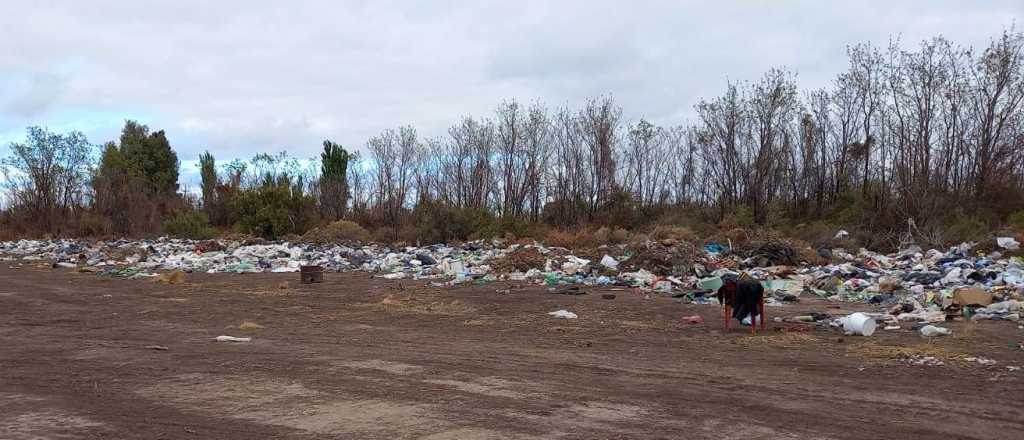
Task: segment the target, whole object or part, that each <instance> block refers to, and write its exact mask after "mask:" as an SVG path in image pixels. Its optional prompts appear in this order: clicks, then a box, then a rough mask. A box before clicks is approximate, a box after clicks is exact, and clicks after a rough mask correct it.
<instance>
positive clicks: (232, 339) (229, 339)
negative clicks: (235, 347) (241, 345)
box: [213, 335, 252, 342]
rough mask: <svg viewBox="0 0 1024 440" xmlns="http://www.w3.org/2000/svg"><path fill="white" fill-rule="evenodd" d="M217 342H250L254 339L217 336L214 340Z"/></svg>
mask: <svg viewBox="0 0 1024 440" xmlns="http://www.w3.org/2000/svg"><path fill="white" fill-rule="evenodd" d="M213 340H215V341H217V342H250V341H252V338H236V337H234V336H223V335H222V336H217V337H216V338H213Z"/></svg>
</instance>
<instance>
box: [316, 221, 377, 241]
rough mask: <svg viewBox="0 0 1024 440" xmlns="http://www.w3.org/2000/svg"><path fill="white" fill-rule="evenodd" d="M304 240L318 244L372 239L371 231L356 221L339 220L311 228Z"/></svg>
mask: <svg viewBox="0 0 1024 440" xmlns="http://www.w3.org/2000/svg"><path fill="white" fill-rule="evenodd" d="M302 241H305V242H307V243H317V244H328V243H344V242H366V241H370V232H369V231H367V230H366V229H364V228H363V227H362V226H359V224H358V223H356V222H351V221H348V220H339V221H336V222H334V223H330V224H327V225H324V226H321V227H318V228H313V229H311V230H310V231H309V232H306V234H305V235H303V236H302Z"/></svg>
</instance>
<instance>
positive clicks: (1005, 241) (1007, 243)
mask: <svg viewBox="0 0 1024 440" xmlns="http://www.w3.org/2000/svg"><path fill="white" fill-rule="evenodd" d="M996 244H998V245H999V247H1001V248H1003V249H1006V250H1008V251H1015V250H1017V249H1020V243H1019V242H1018V241H1017V240H1016V239H1014V238H1013V237H996Z"/></svg>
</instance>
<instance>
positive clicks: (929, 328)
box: [921, 325, 952, 337]
mask: <svg viewBox="0 0 1024 440" xmlns="http://www.w3.org/2000/svg"><path fill="white" fill-rule="evenodd" d="M950 333H952V332H951V331H949V329H948V328H945V327H936V326H934V325H926V326H924V327H921V336H928V337H933V336H945V335H948V334H950Z"/></svg>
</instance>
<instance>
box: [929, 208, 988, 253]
mask: <svg viewBox="0 0 1024 440" xmlns="http://www.w3.org/2000/svg"><path fill="white" fill-rule="evenodd" d="M944 226H945V231H943V232H944V233H943V239H944V241H946V242H947V243H959V242H964V241H978V240H983V239H984V238H985V237H986V236H987V235H988V231H989V227H988V223H986V222H985V220H983V219H981V218H980V217H978V216H976V215H968V214H965V213H963V212H962V211H960V212H957V213H956V215H954V216H952V217H950V218H948V219H946V222H945V224H944ZM935 244H936V245H938V244H939V243H935Z"/></svg>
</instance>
